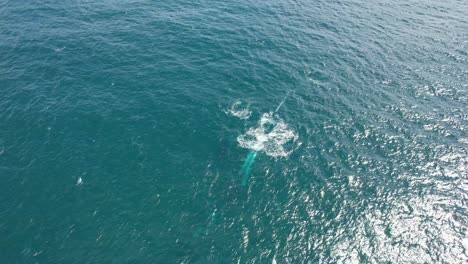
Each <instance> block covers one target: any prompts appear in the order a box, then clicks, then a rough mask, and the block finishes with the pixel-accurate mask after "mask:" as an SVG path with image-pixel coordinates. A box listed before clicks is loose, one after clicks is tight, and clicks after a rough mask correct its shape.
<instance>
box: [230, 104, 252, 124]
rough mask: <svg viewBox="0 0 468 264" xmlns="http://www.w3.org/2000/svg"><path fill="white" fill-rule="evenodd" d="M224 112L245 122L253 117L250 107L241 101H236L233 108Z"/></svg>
mask: <svg viewBox="0 0 468 264" xmlns="http://www.w3.org/2000/svg"><path fill="white" fill-rule="evenodd" d="M224 112H225V113H226V114H229V115H232V116H235V117H238V118H240V119H243V120H246V119H248V118H249V117H250V116H251V115H252V111H250V110H249V105H248V104H246V103H244V102H242V101H240V100H237V101H235V102H234V103H233V104H232V105H231V108H229V109H228V110H225V111H224Z"/></svg>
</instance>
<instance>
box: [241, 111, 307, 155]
mask: <svg viewBox="0 0 468 264" xmlns="http://www.w3.org/2000/svg"><path fill="white" fill-rule="evenodd" d="M297 139H298V136H297V134H296V133H295V132H294V130H293V129H290V128H289V127H288V125H287V124H286V123H285V122H284V121H283V120H282V119H281V118H279V117H278V116H277V115H275V114H274V113H265V114H263V115H262V117H261V118H260V120H259V122H258V126H257V127H254V128H250V129H249V130H248V131H247V132H246V133H245V134H243V135H240V136H238V137H237V141H238V142H239V145H240V146H241V147H243V148H247V149H250V150H253V151H257V152H264V153H265V154H267V155H268V156H271V157H287V156H289V154H291V153H292V152H293V151H294V149H295V147H294V145H295V144H294V143H295V142H296V140H297Z"/></svg>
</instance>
